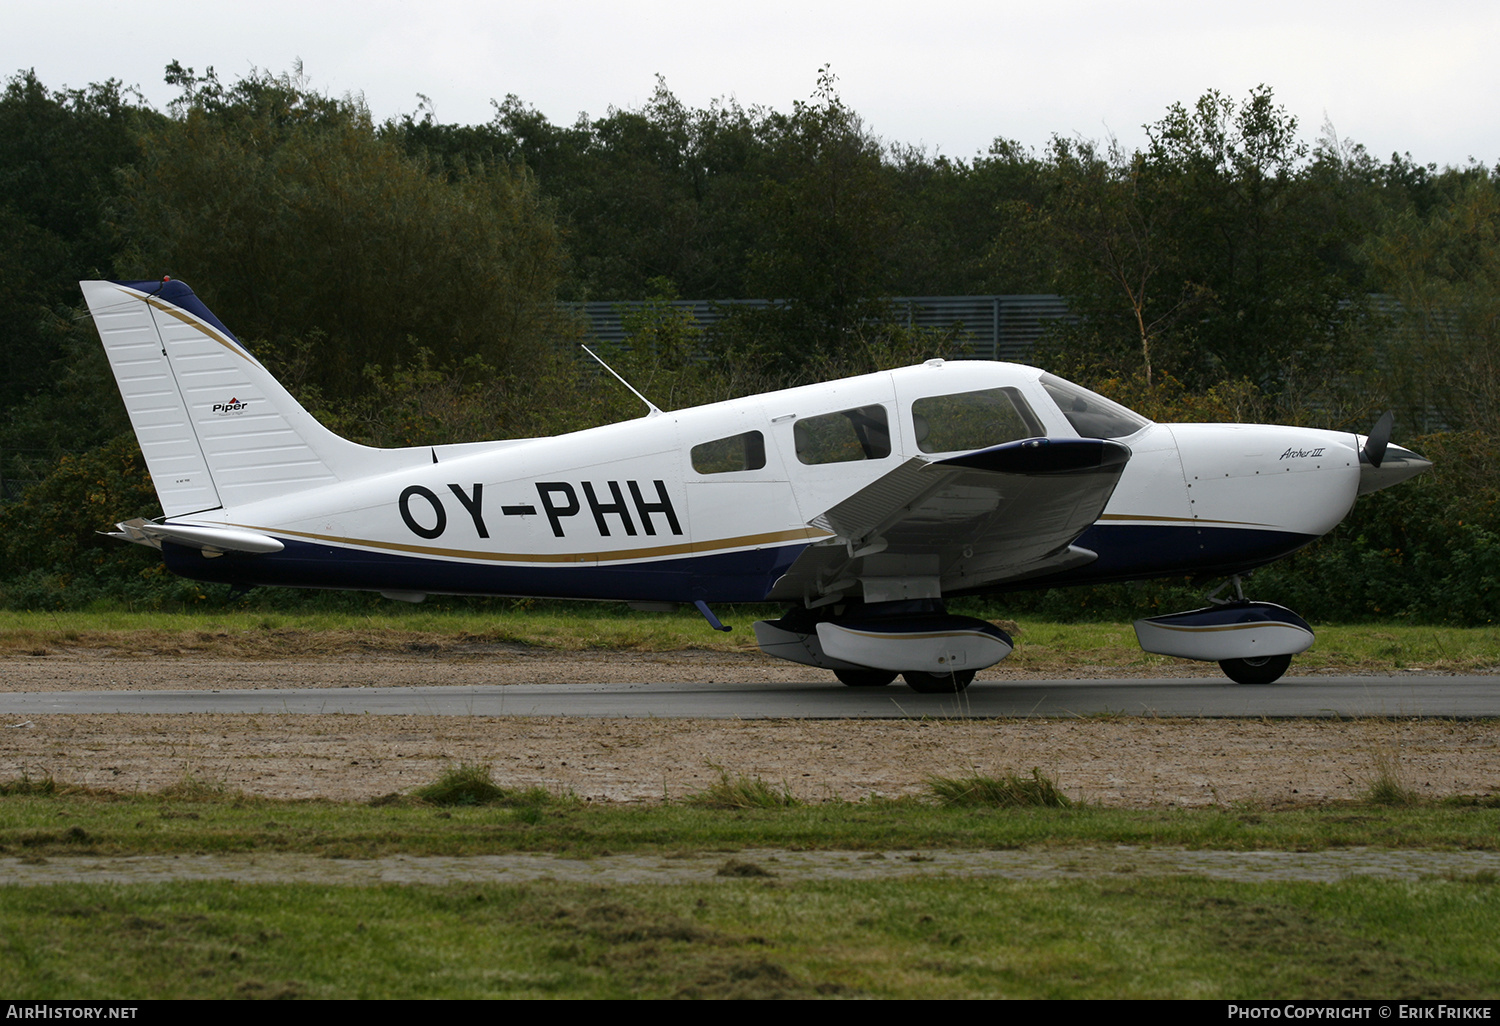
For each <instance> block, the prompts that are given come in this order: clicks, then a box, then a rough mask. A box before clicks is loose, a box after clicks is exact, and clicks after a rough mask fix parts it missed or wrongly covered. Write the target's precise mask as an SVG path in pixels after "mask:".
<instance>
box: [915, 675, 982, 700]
mask: <svg viewBox="0 0 1500 1026" xmlns="http://www.w3.org/2000/svg"><path fill="white" fill-rule="evenodd" d="M901 676H902V677H903V678H905V679H906V686H907V687H909V688H911V689H912V690H913V691H920V692H921V693H922V694H924V695H952V694H956V693H958V692H960V691H962V690H963V689H964V688H966V687H968V686H969V682H970V681H972V680H973V679H974V671H973V670H957V671H955V672H953V673H924V672H922V671H921V670H907V671H906V672H905V673H903V674H901Z"/></svg>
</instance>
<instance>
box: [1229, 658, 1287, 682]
mask: <svg viewBox="0 0 1500 1026" xmlns="http://www.w3.org/2000/svg"><path fill="white" fill-rule="evenodd" d="M1291 665H1292V657H1291V656H1289V655H1278V656H1261V657H1260V658H1259V659H1221V660H1219V669H1221V670H1223V671H1224V676H1226V677H1228V678H1229V679H1230V680H1232V681H1234V682H1235V683H1236V684H1275V683H1276V682H1277V681H1278V680H1280V679H1281V675H1282V674H1283V673H1285V672H1286V668H1287V667H1288V666H1291Z"/></svg>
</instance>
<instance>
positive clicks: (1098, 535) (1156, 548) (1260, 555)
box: [1015, 523, 1318, 588]
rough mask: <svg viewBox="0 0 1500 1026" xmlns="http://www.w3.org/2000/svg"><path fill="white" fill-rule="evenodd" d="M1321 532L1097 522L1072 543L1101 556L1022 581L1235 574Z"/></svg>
mask: <svg viewBox="0 0 1500 1026" xmlns="http://www.w3.org/2000/svg"><path fill="white" fill-rule="evenodd" d="M1317 540H1318V539H1317V536H1316V535H1307V534H1296V533H1293V532H1291V531H1270V530H1263V529H1260V528H1252V527H1209V526H1206V525H1204V526H1199V525H1187V524H1183V525H1176V524H1172V525H1167V524H1097V523H1096V524H1095V525H1094V526H1093V527H1090V528H1089V529H1088V530H1087V531H1084V532H1083V534H1082V535H1080V536H1079V538H1078V540H1077V541H1075V542H1074V543H1073V544H1075V545H1077V546H1079V547H1081V548H1085V549H1089V550H1091V551H1093V552H1097V553H1098V554H1099V558H1098V559H1096V560H1095V561H1094V562H1092V563H1088V564H1086V565H1084V566H1080V567H1076V568H1074V569H1072V570H1065V571H1063V572H1062V573H1059V574H1052V575H1049V576H1047V577H1038V578H1035V579H1033V580H1030V581H1023V582H1019V583H1018V584H1017V585H1015V587H1019V588H1051V587H1068V586H1071V585H1086V584H1108V583H1111V582H1115V581H1139V580H1146V579H1148V578H1152V577H1178V576H1182V575H1200V574H1221V575H1228V574H1235V573H1243V572H1245V571H1246V570H1253V569H1255V568H1256V567H1258V566H1264V565H1265V564H1267V563H1270V562H1272V561H1274V560H1277V559H1280V558H1281V557H1283V556H1287V555H1290V554H1291V553H1293V552H1296V551H1297V550H1298V549H1300V548H1303V547H1305V546H1307V545H1310V544H1312V543H1313V542H1315V541H1317Z"/></svg>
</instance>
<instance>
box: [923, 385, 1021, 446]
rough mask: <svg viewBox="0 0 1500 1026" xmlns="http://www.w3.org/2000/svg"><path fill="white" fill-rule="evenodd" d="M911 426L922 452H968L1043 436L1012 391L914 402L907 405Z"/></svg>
mask: <svg viewBox="0 0 1500 1026" xmlns="http://www.w3.org/2000/svg"><path fill="white" fill-rule="evenodd" d="M911 422H912V427H913V429H914V430H915V431H916V436H917V448H919V449H921V450H922V451H923V452H969V451H972V450H974V449H988V448H989V447H990V446H992V445H999V444H1001V443H1002V442H1014V441H1016V440H1017V439H1020V438H1036V437H1037V436H1039V435H1044V434H1046V431H1044V430H1043V429H1042V424H1041V422H1040V421H1039V420H1037V419H1036V415H1035V414H1034V413H1032V412H1031V407H1030V406H1028V405H1026V400H1025V399H1023V398H1022V397H1021V393H1020V392H1019V391H1018V390H1017V389H1014V388H986V389H981V390H980V391H977V392H959V393H956V394H954V395H933V396H928V397H926V398H925V399H918V400H917V401H916V402H914V403H912V404H911Z"/></svg>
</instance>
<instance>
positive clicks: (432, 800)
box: [386, 763, 554, 808]
mask: <svg viewBox="0 0 1500 1026" xmlns="http://www.w3.org/2000/svg"><path fill="white" fill-rule="evenodd" d="M411 797H412V798H414V799H416V800H417V801H420V802H425V803H427V804H428V805H439V806H453V805H467V806H477V805H504V806H509V807H522V808H534V807H539V806H542V805H546V804H548V803H549V802H551V801H553V800H554V796H553V795H552V793H551V792H549V791H548V790H547V789H546V788H543V787H530V788H514V787H501V786H500V785H499V784H497V783H495V778H494V777H493V776H492V775H491V772H490V767H489V766H476V765H472V764H470V763H460V764H459V765H457V766H450V767H449V768H448V769H446V770H444V771H443V773H442V774H441V775H440V776H439V777H438V778H437V779H436V780H434V781H433V782H432V783H430V784H424V785H422V786H421V787H418V788H415V789H414V790H413V791H412V792H411ZM386 804H391V803H390V802H387V803H386Z"/></svg>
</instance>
